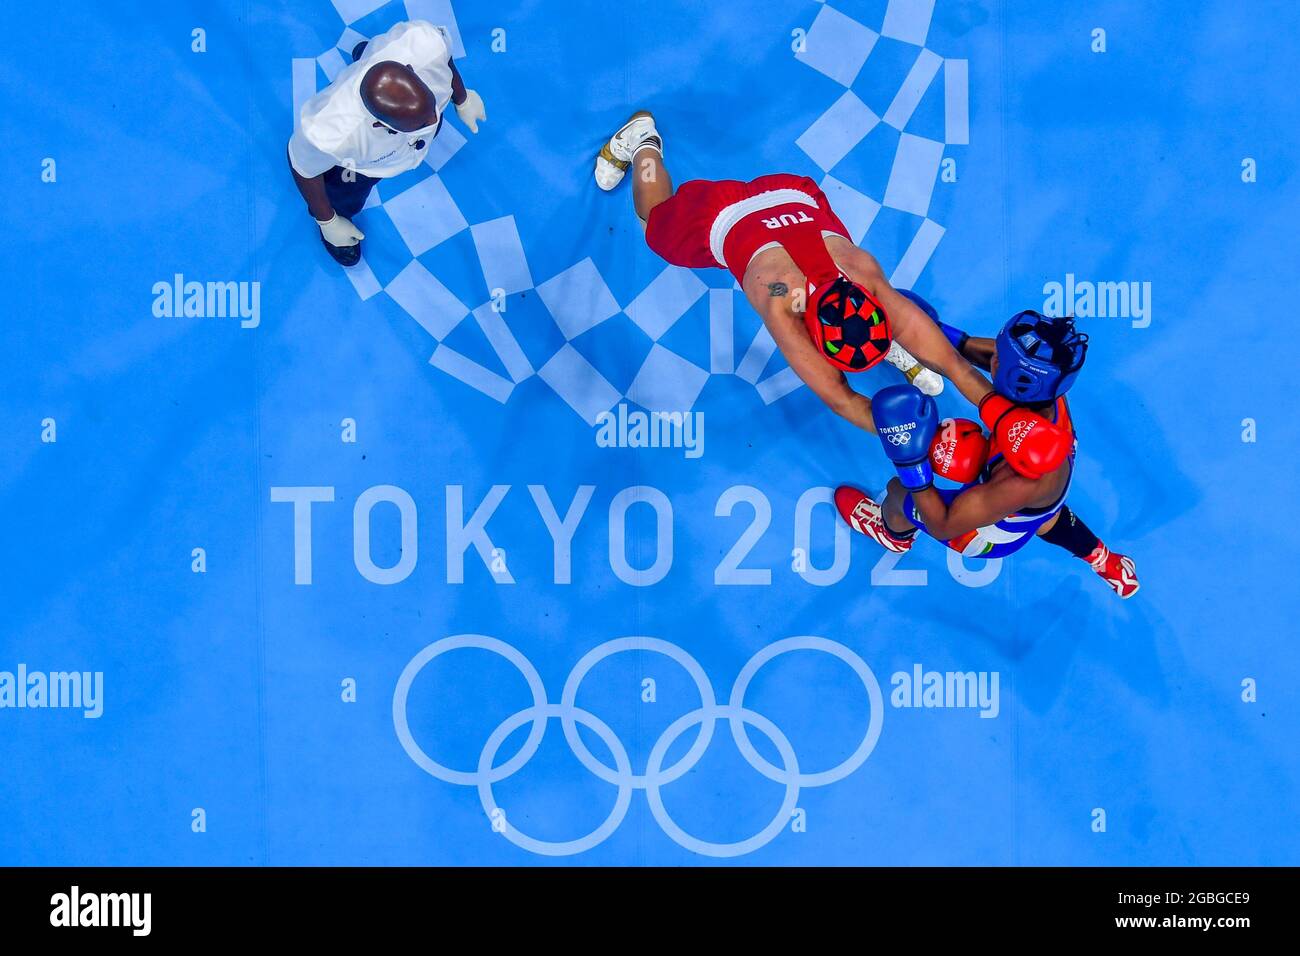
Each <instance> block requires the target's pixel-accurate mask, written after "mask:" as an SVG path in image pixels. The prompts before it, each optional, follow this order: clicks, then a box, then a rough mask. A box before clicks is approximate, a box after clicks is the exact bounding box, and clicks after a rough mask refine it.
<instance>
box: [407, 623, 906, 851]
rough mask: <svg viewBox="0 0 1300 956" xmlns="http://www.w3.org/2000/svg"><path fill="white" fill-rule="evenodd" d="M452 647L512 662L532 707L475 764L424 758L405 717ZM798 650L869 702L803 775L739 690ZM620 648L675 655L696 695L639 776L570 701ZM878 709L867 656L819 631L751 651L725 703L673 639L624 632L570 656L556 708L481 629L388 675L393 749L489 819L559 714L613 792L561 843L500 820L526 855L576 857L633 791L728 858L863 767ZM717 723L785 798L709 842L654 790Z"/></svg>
mask: <svg viewBox="0 0 1300 956" xmlns="http://www.w3.org/2000/svg"><path fill="white" fill-rule="evenodd" d="M460 648H478V649H480V650H485V651H489V652H491V653H493V654H496V655H498V656H500V657H502V658H504V659H505V660H506V661H508V662H509V663H511V664H513V665H514V666H515V668H516V669H517V670H518V671H519V673H520V674H521V675H522V676H523V678H524V680H525V681H526V682H527V684H528V689H529V691H530V692H531V694H532V698H533V703H532V706H531V707H526V708H524V709H523V710H521V711H519V712H518V713H516V714H514V715H512V716H510V717H507V718H506V719H505V720H503V721H502V722H501V724H500V725H499V726H498V727H497V728H496V730H494V731H493V732H492V733H491V734H490V735H488V738H487V740H486V742H485V743H484V744H483V749H482V751H481V752H480V753H479V758H478V765H477V767H476V768H475V769H474V770H456V769H454V768H451V767H446V766H443V765H442V764H440V763H438V762H437V761H435V760H433V758H431V757H430V756H429V755H428V754H427V753H426V752H425V751H424V749H423V748H422V747H421V746H420V744H419V743H417V742H416V740H415V737H414V735H413V734H412V733H411V728H410V725H409V724H408V723H407V716H406V708H407V698H408V696H409V695H410V692H411V685H412V683H414V681H415V678H416V677H417V676H418V675H419V673H420V672H421V671H422V670H423V669H424V668H425V667H426V666H428V665H429V664H430V663H431V662H432V661H433V660H435V659H436V658H438V657H440V656H442V655H443V654H446V653H447V652H448V651H453V650H457V649H460ZM801 650H806V651H820V652H822V653H825V654H829V655H831V656H832V657H835V658H838V659H839V660H841V661H843V662H844V663H845V664H847V665H848V666H849V667H850V668H851V669H852V670H853V672H854V673H855V674H856V675H857V677H858V679H859V680H860V681H861V682H862V686H863V688H864V689H865V690H866V692H867V702H868V706H869V708H870V713H869V716H868V722H867V731H866V734H865V736H864V737H863V738H862V741H861V743H859V744H858V747H857V749H856V750H854V752H853V753H852V754H850V755H849V756H848V757H846V758H845V759H844V760H843V761H842V762H840V763H839V764H838V765H836V766H834V767H831V768H830V769H828V770H821V771H817V772H807V771H805V770H803V769H801V767H800V765H799V759H798V757H797V756H796V754H795V752H794V747H793V746H791V744H790V741H789V740H788V739H787V738H786V736H785V734H784V733H782V732H781V729H780V728H779V727H777V726H776V724H774V723H773V722H772V721H770V720H769V719H768V718H766V717H764V716H763V715H762V714H759V713H755V712H754V711H752V710H750V709H749V708H747V707H746V706H745V693H746V691H747V690H748V689H749V685H750V682H751V681H752V680H753V679H754V675H756V674H757V673H758V671H759V669H760V668H762V667H763V666H764V665H765V664H767V663H768V662H769V661H771V660H772V659H774V658H776V657H779V656H781V655H783V654H788V653H790V652H792V651H801ZM629 651H641V652H649V653H654V654H661V655H663V656H665V657H667V658H669V659H670V660H672V661H674V662H675V663H676V664H678V665H679V666H680V667H681V668H682V669H683V670H685V671H686V673H687V675H688V676H689V677H690V678H691V680H693V681H694V683H695V686H696V690H697V691H698V692H699V697H700V703H699V706H698V707H697V708H695V709H694V710H691V711H689V712H688V713H686V714H683V715H682V716H681V717H679V718H677V720H675V721H673V722H672V723H671V724H670V725H669V726H668V727H667V728H666V729H665V730H664V732H663V733H662V734H661V735H660V737H659V739H658V740H657V741H655V744H654V746H653V747H652V748H651V750H650V755H649V757H648V758H647V760H646V767H645V771H644V772H643V773H636V772H635V771H634V770H633V768H632V764H631V759H630V757H629V756H628V752H627V748H626V747H625V746H624V745H623V742H622V741H621V740H619V738H618V736H617V735H616V734H615V733H614V732H613V730H611V729H610V727H609V726H608V725H607V724H606V723H605V722H604V721H603V720H601V719H600V718H599V717H598V716H596V715H595V714H593V713H591V712H589V711H587V710H584V709H582V708H581V707H578V706H576V704H575V701H576V700H577V697H578V690H579V688H580V687H581V685H582V681H583V679H584V678H585V677H586V676H587V673H588V672H589V671H590V670H591V669H592V668H593V667H595V666H596V664H598V663H599V662H601V661H602V660H604V659H605V658H607V657H611V656H613V655H615V654H621V653H626V652H629ZM884 713H885V710H884V701H883V699H882V697H881V693H880V684H879V683H877V681H876V677H875V675H874V674H873V673H872V672H871V668H870V667H868V666H867V664H866V661H864V660H863V659H862V658H861V657H859V656H858V655H857V654H855V653H854V652H853V651H851V650H850V649H849V648H847V647H845V646H844V645H843V644H838V643H836V642H835V641H830V640H827V639H826V638H823V637H790V638H786V639H785V640H782V641H776V642H775V643H773V644H769V645H768V646H767V647H765V648H763V649H762V650H760V651H759V652H758V653H756V654H755V655H754V656H753V657H751V658H750V659H749V661H748V662H746V664H745V666H744V667H742V668H741V670H740V674H739V675H738V676H737V677H736V682H735V683H734V684H733V685H732V687H731V694H730V696H729V698H728V701H727V703H725V704H720V703H718V702H717V700H716V698H715V696H714V693H713V685H712V684H711V683H710V682H709V678H708V676H707V675H706V674H705V673H704V669H703V668H702V667H701V666H700V665H699V663H698V662H697V661H696V660H695V658H694V657H692V656H691V655H690V654H688V653H687V652H686V651H684V650H682V649H681V648H680V647H678V646H677V645H675V644H672V643H669V642H668V641H662V640H659V639H657V638H653V637H624V638H619V639H617V640H612V641H606V642H605V643H604V644H601V645H599V646H597V647H595V648H593V649H592V650H591V651H589V652H588V653H587V654H586V655H585V656H584V657H583V658H582V659H581V660H579V661H578V663H577V664H576V665H575V666H574V668H573V670H572V671H571V672H570V673H569V676H568V678H567V679H566V680H565V682H564V690H563V691H562V692H561V695H560V702H559V703H558V704H552V703H550V702H548V700H547V697H546V688H545V686H544V685H543V684H542V679H541V676H540V675H539V674H538V672H537V669H536V668H535V667H533V665H532V663H531V662H530V661H529V660H528V658H526V657H525V656H524V655H523V654H521V653H520V652H519V651H518V650H516V649H515V648H514V647H512V646H511V645H509V644H507V643H505V642H504V641H500V640H497V639H496V638H494V637H485V636H483V635H480V634H460V635H457V636H455V637H448V638H444V639H442V640H440V641H435V642H434V643H432V644H430V645H429V646H428V647H426V648H424V649H423V650H422V651H420V652H419V653H418V654H416V655H415V657H413V658H412V659H411V661H410V662H409V663H408V664H407V665H406V668H405V669H404V670H403V671H402V674H401V676H400V677H399V678H398V680H397V687H396V688H395V690H394V691H393V726H394V728H395V729H396V731H397V739H398V740H399V741H401V744H402V748H403V749H404V750H405V751H406V753H407V756H409V757H410V758H411V760H413V761H414V762H415V764H416V766H418V767H419V768H420V769H422V770H424V771H425V772H426V773H428V774H430V775H431V776H433V777H436V778H437V779H439V780H442V781H445V782H447V783H454V784H457V785H459V786H464V787H475V788H477V790H478V796H479V802H480V803H481V804H482V805H483V811H484V813H486V814H487V816H488V819H489V820H492V821H500V820H502V819H504V812H503V811H502V810H501V809H500V808H499V807H498V806H497V803H496V799H495V798H494V797H493V795H492V787H493V785H494V784H497V783H500V782H501V781H503V780H505V779H507V778H508V777H511V776H513V775H514V774H516V773H517V772H519V770H520V769H522V768H523V766H524V765H525V764H527V763H528V761H529V760H530V759H532V757H533V755H534V754H535V753H536V752H537V750H538V748H539V747H540V746H541V744H542V737H543V736H544V735H545V733H546V727H547V724H548V723H549V722H550V720H551V719H552V718H558V719H559V721H560V726H561V728H562V729H563V731H564V739H565V741H566V742H567V743H568V745H569V748H570V749H571V750H572V751H573V754H574V756H575V757H577V758H578V760H579V761H580V762H581V763H582V765H583V766H584V767H585V768H586V769H587V770H588V771H590V772H591V773H592V774H594V775H595V776H596V777H598V778H600V779H601V780H603V781H605V782H606V783H609V784H611V785H613V786H615V787H617V788H618V792H617V795H616V797H615V800H614V807H613V809H612V810H611V811H610V813H609V815H608V816H607V817H606V818H605V820H604V821H603V822H602V823H601V824H600V825H599V826H597V827H596V828H595V829H594V830H592V831H591V832H590V833H588V834H587V835H585V836H582V837H579V838H577V839H574V840H568V841H564V842H554V841H548V840H540V839H537V838H535V837H532V836H529V835H528V834H526V833H523V832H522V831H520V830H518V829H517V828H516V827H514V826H513V825H511V824H508V823H507V824H505V825H504V828H503V829H501V831H500V832H502V833H503V834H504V835H505V837H506V838H507V839H508V840H510V842H511V843H514V844H515V845H516V846H519V847H522V848H523V849H525V850H528V851H529V852H531V853H537V854H540V855H543V856H571V855H573V854H576V853H583V852H585V851H587V850H590V849H591V848H592V847H595V846H598V845H600V844H601V843H603V842H604V841H605V840H607V839H608V838H609V837H610V836H611V835H612V834H613V833H614V832H615V831H616V830H617V829H618V827H619V825H620V824H621V823H622V822H623V818H624V817H625V816H626V815H627V812H628V809H629V808H630V807H631V804H632V796H633V793H634V792H635V791H637V790H644V791H645V793H646V800H647V802H648V804H649V807H650V812H651V814H652V815H653V816H654V819H655V821H656V822H657V823H658V824H659V827H660V828H661V829H662V830H663V832H664V833H665V834H666V835H667V836H668V837H670V838H671V839H672V840H673V841H674V842H676V843H677V844H679V845H680V846H683V847H685V848H686V849H688V850H691V851H693V852H695V853H699V854H702V855H704V856H711V857H734V856H741V855H743V854H746V853H752V852H753V851H755V850H757V849H759V848H760V847H762V846H765V845H767V844H768V843H770V842H771V841H772V840H774V839H775V838H776V837H777V836H778V835H779V834H780V833H781V831H782V830H783V829H785V827H786V825H787V823H788V821H789V820H790V818H791V816H792V814H793V813H794V811H795V809H796V806H797V803H798V799H799V792H800V790H802V789H804V788H809V789H811V788H814V787H824V786H827V785H828V784H832V783H835V782H836V781H839V780H843V779H844V778H845V777H847V776H849V774H851V773H853V772H854V771H855V770H857V769H858V767H860V766H862V764H863V763H864V762H865V761H866V759H867V758H868V757H869V756H871V752H872V750H873V749H875V746H876V741H877V740H879V739H880V730H881V725H882V724H883V723H884ZM719 719H725V720H726V721H727V723H728V725H729V726H730V728H731V736H732V738H733V739H734V740H735V743H736V747H737V748H738V749H739V751H740V753H741V754H742V755H743V756H744V758H745V759H746V760H747V761H748V762H749V765H750V766H751V767H753V768H754V769H755V770H757V771H758V772H759V773H760V774H762V775H763V776H764V777H766V778H768V779H769V780H772V781H774V782H775V783H779V784H781V785H782V786H784V787H785V795H784V798H783V800H782V801H781V806H780V809H778V810H777V812H776V815H775V816H774V817H773V818H772V820H771V822H770V823H768V824H767V826H765V827H764V828H763V829H762V830H760V831H759V832H758V833H756V834H754V835H753V836H751V837H748V838H747V839H744V840H739V841H737V842H734V843H714V842H710V841H707V840H703V839H700V838H699V837H696V836H693V835H692V834H689V833H687V832H686V831H685V830H683V829H682V828H681V827H680V826H679V825H678V824H677V823H676V822H675V821H674V820H673V819H672V817H670V816H669V814H668V811H667V810H666V809H665V808H664V803H663V795H662V792H661V791H662V788H663V787H665V786H666V785H668V784H670V783H672V782H673V781H675V780H678V779H680V778H681V777H683V776H684V775H685V774H687V773H689V772H690V771H691V770H692V769H693V768H694V767H695V765H696V764H697V763H699V761H700V759H701V758H702V757H703V756H704V752H705V751H706V750H707V749H708V747H709V743H710V741H712V739H713V732H714V729H715V727H716V725H717V722H718V720H719ZM525 724H531V725H532V726H531V727H530V728H529V732H528V737H527V739H526V740H525V741H524V744H523V746H522V747H521V748H520V750H519V752H518V753H516V754H515V755H514V756H513V757H511V758H510V759H508V760H506V761H505V762H503V763H501V764H499V765H498V764H497V763H496V759H497V753H498V751H499V750H500V748H501V745H502V744H503V743H504V742H505V740H506V738H507V737H509V736H510V735H511V734H512V733H514V731H516V730H518V729H519V728H520V727H522V726H524V725H525ZM579 725H582V726H584V727H586V728H588V729H589V730H591V731H592V732H593V733H595V735H596V736H597V737H599V738H600V739H601V741H602V743H604V745H605V747H607V748H608V750H609V753H610V755H611V756H612V758H613V762H614V766H613V767H611V766H609V765H607V764H605V763H603V762H602V761H601V760H600V759H598V758H597V757H596V755H595V754H593V753H592V752H591V751H590V750H589V749H588V748H587V745H586V744H585V743H584V742H583V740H582V737H581V735H580V734H579V733H578V726H579ZM695 727H698V728H699V730H698V731H697V733H696V737H695V742H694V743H693V744H691V746H690V748H689V749H688V750H687V752H686V753H685V754H683V755H682V757H681V758H679V759H678V760H677V761H676V762H675V763H673V764H670V765H669V766H667V767H665V766H664V759H665V757H666V756H667V754H668V751H669V749H670V748H671V747H672V746H673V744H674V743H676V741H677V740H678V738H680V737H681V736H682V735H683V734H685V733H686V732H688V731H689V730H691V729H692V728H695ZM747 727H753V728H754V729H756V730H758V731H759V732H760V733H762V734H763V735H764V736H765V737H767V739H768V740H770V741H771V742H772V744H773V745H774V746H775V748H776V752H777V755H778V756H779V758H780V761H781V766H776V765H775V764H773V763H771V762H770V761H768V760H766V759H765V758H764V757H763V756H762V755H761V754H759V752H758V751H757V750H756V749H755V748H754V744H753V742H752V741H751V740H750V738H749V731H748V730H747V729H746V728H747Z"/></svg>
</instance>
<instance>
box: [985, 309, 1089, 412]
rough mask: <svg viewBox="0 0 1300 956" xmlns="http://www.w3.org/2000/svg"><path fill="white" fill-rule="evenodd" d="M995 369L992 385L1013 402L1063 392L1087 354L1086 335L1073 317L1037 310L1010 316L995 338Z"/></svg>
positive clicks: (1046, 399)
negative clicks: (1053, 315) (1046, 313)
mask: <svg viewBox="0 0 1300 956" xmlns="http://www.w3.org/2000/svg"><path fill="white" fill-rule="evenodd" d="M997 353H998V371H997V374H996V375H994V376H993V387H994V388H995V389H997V391H998V393H999V394H1000V395H1004V396H1005V397H1007V398H1009V399H1011V400H1012V401H1013V402H1019V403H1021V404H1026V405H1032V404H1034V403H1036V402H1050V401H1052V400H1053V399H1055V398H1059V397H1060V396H1062V395H1064V394H1065V393H1066V391H1067V390H1068V389H1069V387H1070V386H1071V385H1073V384H1074V380H1075V378H1076V377H1077V376H1078V374H1079V369H1081V368H1083V359H1084V356H1086V355H1087V354H1088V336H1087V335H1085V334H1084V333H1082V332H1080V331H1078V330H1077V329H1075V327H1074V319H1073V318H1070V317H1066V318H1048V317H1047V316H1045V315H1040V314H1039V313H1037V312H1021V313H1019V314H1017V315H1014V316H1012V317H1011V321H1010V322H1008V323H1007V324H1006V325H1004V326H1003V327H1002V331H1001V332H999V333H998V338H997Z"/></svg>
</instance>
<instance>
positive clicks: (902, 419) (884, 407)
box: [871, 385, 939, 491]
mask: <svg viewBox="0 0 1300 956" xmlns="http://www.w3.org/2000/svg"><path fill="white" fill-rule="evenodd" d="M871 414H872V415H873V416H874V417H875V419H876V432H877V434H879V435H880V444H881V445H883V446H884V448H885V457H887V458H888V459H889V460H890V461H892V462H893V463H894V468H895V469H896V470H897V471H898V477H899V478H901V479H902V481H903V487H904V488H906V489H907V490H908V491H920V490H922V489H923V488H928V487H930V485H932V484H933V483H934V471H933V469H932V468H931V467H930V445H931V444H933V442H934V435H935V432H937V431H938V430H939V409H938V407H937V406H936V405H935V404H934V399H933V398H931V397H930V396H929V395H923V394H921V392H920V390H919V389H917V388H916V387H915V386H913V385H890V386H888V387H887V388H882V389H881V390H880V391H878V392H876V395H875V397H874V398H872V399H871Z"/></svg>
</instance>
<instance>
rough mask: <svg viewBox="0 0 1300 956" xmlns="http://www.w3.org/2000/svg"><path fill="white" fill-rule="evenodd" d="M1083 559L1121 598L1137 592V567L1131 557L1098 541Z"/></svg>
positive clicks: (1126, 597) (1123, 598)
mask: <svg viewBox="0 0 1300 956" xmlns="http://www.w3.org/2000/svg"><path fill="white" fill-rule="evenodd" d="M1084 560H1086V561H1087V562H1088V563H1089V564H1090V565H1092V569H1093V570H1094V571H1096V572H1097V574H1098V575H1100V577H1101V579H1102V580H1103V581H1105V582H1106V583H1107V584H1108V585H1110V589H1111V590H1112V591H1114V592H1115V593H1116V594H1118V595H1119V596H1120V599H1121V600H1127V599H1128V598H1131V597H1132V596H1133V595H1135V594H1137V593H1138V588H1140V587H1141V585H1140V584H1139V583H1138V579H1137V567H1136V566H1135V565H1134V564H1133V559H1132V558H1129V557H1125V556H1124V555H1122V554H1116V553H1115V552H1113V551H1111V550H1110V548H1108V547H1106V546H1105V545H1104V544H1102V543H1101V542H1100V541H1098V542H1097V547H1096V548H1094V549H1093V551H1092V554H1090V555H1088V557H1087V558H1085V559H1084Z"/></svg>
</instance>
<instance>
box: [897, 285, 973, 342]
mask: <svg viewBox="0 0 1300 956" xmlns="http://www.w3.org/2000/svg"><path fill="white" fill-rule="evenodd" d="M898 294H899V295H901V296H902V297H903V298H905V299H910V300H911V301H912V304H913V305H915V306H916V307H917V308H918V309H920V310H921V311H922V312H924V313H925V314H926V315H928V316H929V317H930V318H931V319H932V320H933V321H934V324H935V325H937V326H939V331H940V332H942V333H943V334H944V335H945V336H946V337H947V339H948V341H949V342H951V343H952V347H953V348H955V349H956V350H957V354H958V355H960V354H961V350H962V346H964V345H965V344H966V342H967V341H968V340H969V339H970V336H969V335H967V334H966V333H965V332H963V331H962V330H961V329H958V328H954V327H953V326H951V325H949V324H948V323H947V322H941V321H940V320H939V310H938V309H936V308H935V307H934V306H932V305H931V304H930V303H929V302H926V301H925V299H923V298H921V297H920V296H919V295H917V294H916V293H915V292H913V291H911V290H910V289H899V290H898Z"/></svg>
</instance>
